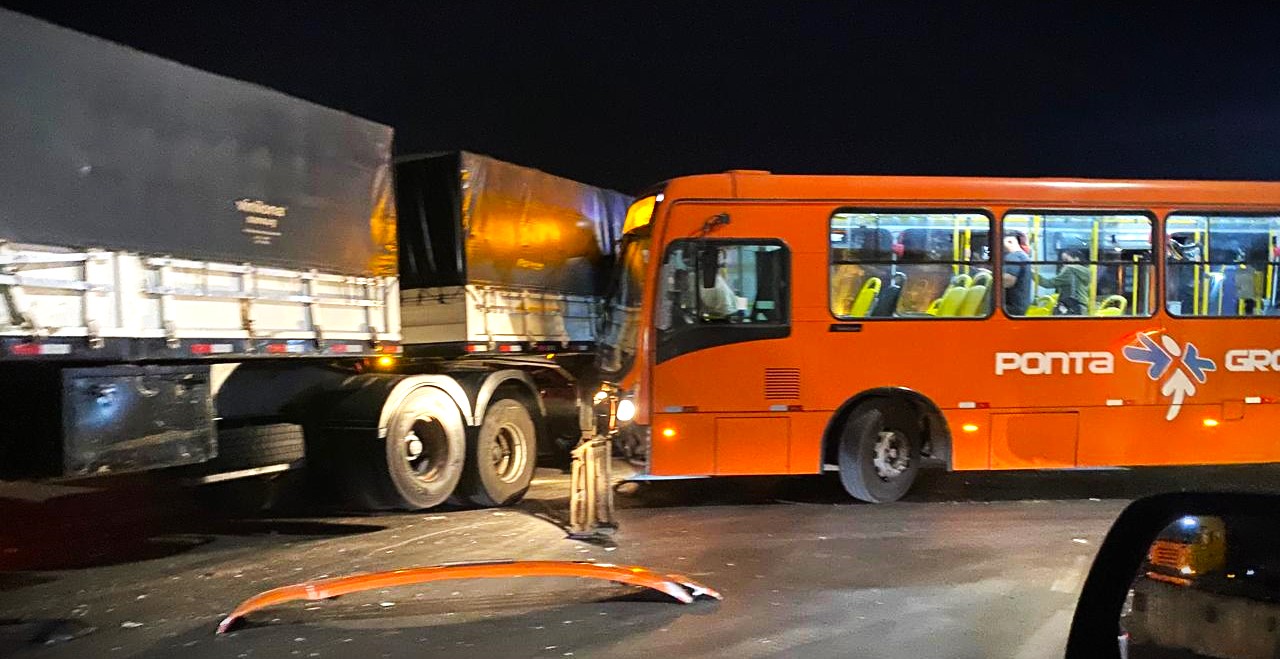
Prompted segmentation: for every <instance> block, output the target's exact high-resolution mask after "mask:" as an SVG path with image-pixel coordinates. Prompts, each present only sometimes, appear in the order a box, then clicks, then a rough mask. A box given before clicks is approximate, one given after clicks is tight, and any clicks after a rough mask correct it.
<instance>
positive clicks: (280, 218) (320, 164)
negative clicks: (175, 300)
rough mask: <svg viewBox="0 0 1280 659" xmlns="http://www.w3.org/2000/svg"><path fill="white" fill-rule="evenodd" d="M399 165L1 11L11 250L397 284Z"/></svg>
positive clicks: (337, 130) (364, 142) (209, 77)
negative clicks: (139, 256) (95, 250)
mask: <svg viewBox="0 0 1280 659" xmlns="http://www.w3.org/2000/svg"><path fill="white" fill-rule="evenodd" d="M390 162H391V129H390V128H387V127H385V126H381V125H378V124H375V123H373V122H369V121H365V120H363V119H359V118H356V117H353V116H350V115H347V114H344V113H341V112H338V111H336V110H331V109H328V108H324V107H321V106H318V105H315V104H313V103H308V102H305V101H301V100H298V99H295V98H291V97H289V96H286V95H284V94H281V93H278V92H275V91H272V90H269V89H266V88H263V87H259V86H256V85H252V84H248V83H244V82H239V81H236V80H231V79H229V78H224V77H220V76H216V75H213V74H210V73H205V72H202V71H198V70H196V69H193V68H190V67H187V66H183V65H180V64H177V63H174V62H170V61H167V60H164V59H161V58H159V57H154V56H151V55H147V54H144V53H140V52H138V51H135V50H131V49H129V48H126V47H124V46H120V45H117V44H113V43H110V42H108V41H104V40H102V39H98V38H95V37H90V36H87V35H83V34H79V33H76V32H73V31H71V30H67V29H63V28H60V27H57V26H54V25H51V24H49V23H44V22H41V21H38V20H35V19H32V18H30V17H27V16H23V15H21V14H16V13H13V12H9V11H4V10H0V240H8V241H15V242H26V243H38V244H52V245H60V246H68V247H77V248H87V247H106V248H114V249H128V250H135V251H139V252H144V253H154V254H165V255H173V256H178V257H183V258H194V259H215V260H227V261H232V262H252V263H256V264H271V265H278V266H283V267H308V268H317V269H320V270H325V271H334V272H340V273H352V274H354V273H369V272H374V271H380V272H382V273H383V274H393V272H391V271H389V270H390V269H391V268H392V267H394V266H393V265H392V264H391V262H390V261H388V258H387V257H388V255H389V251H391V250H394V237H388V236H387V235H385V228H386V225H387V222H386V221H385V218H379V217H377V216H378V215H379V214H380V213H386V212H390V211H391V208H390V200H389V198H388V195H389V193H390ZM380 232H382V233H380Z"/></svg>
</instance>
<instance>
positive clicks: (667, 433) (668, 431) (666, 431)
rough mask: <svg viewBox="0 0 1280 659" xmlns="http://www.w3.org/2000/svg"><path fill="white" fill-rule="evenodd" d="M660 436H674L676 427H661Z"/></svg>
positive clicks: (668, 437)
mask: <svg viewBox="0 0 1280 659" xmlns="http://www.w3.org/2000/svg"><path fill="white" fill-rule="evenodd" d="M662 436H663V437H666V438H667V439H671V438H672V437H675V436H676V429H675V428H663V429H662Z"/></svg>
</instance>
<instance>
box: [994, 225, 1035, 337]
mask: <svg viewBox="0 0 1280 659" xmlns="http://www.w3.org/2000/svg"><path fill="white" fill-rule="evenodd" d="M1024 242H1025V240H1024V238H1023V235H1022V233H1021V232H1020V231H1005V232H1004V273H1003V275H1002V277H1001V278H1002V280H1003V282H1004V308H1005V311H1006V312H1008V314H1009V315H1011V316H1025V315H1027V307H1028V306H1030V303H1031V266H1030V262H1031V257H1029V256H1027V252H1026V250H1025V249H1024V248H1023V243H1024Z"/></svg>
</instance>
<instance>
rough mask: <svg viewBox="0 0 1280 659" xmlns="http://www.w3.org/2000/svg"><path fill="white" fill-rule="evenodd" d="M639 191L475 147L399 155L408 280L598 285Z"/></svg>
mask: <svg viewBox="0 0 1280 659" xmlns="http://www.w3.org/2000/svg"><path fill="white" fill-rule="evenodd" d="M631 201H632V199H631V197H628V196H626V195H624V194H622V193H620V192H615V191H613V190H605V189H602V188H597V187H594V186H590V185H586V184H585V183H579V182H577V181H571V180H569V179H565V178H561V177H559V176H553V175H551V174H547V173H545V172H542V171H539V170H536V169H533V168H530V167H522V166H520V165H513V164H511V163H508V162H503V161H501V160H497V159H494V158H490V157H487V156H482V155H477V154H473V153H467V152H449V153H438V154H430V155H424V156H413V157H407V158H403V159H401V160H399V161H398V162H397V164H396V203H397V212H396V215H397V221H398V226H399V229H398V232H399V244H400V253H399V262H400V286H401V288H402V289H414V288H432V287H440V286H461V285H464V284H492V285H498V286H506V287H513V288H528V289H537V290H545V291H551V292H557V293H570V294H577V295H597V294H600V293H601V292H602V290H603V288H604V286H605V285H606V284H607V282H608V277H609V271H610V268H611V267H612V263H613V257H614V251H615V246H616V243H617V240H618V238H619V236H621V234H622V223H623V220H624V219H625V217H626V212H627V206H628V205H629V204H630V203H631Z"/></svg>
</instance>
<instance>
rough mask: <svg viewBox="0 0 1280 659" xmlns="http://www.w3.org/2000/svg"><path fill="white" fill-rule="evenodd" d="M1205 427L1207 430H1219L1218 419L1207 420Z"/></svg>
mask: <svg viewBox="0 0 1280 659" xmlns="http://www.w3.org/2000/svg"><path fill="white" fill-rule="evenodd" d="M1204 427H1206V428H1217V427H1218V420H1217V419H1205V420H1204Z"/></svg>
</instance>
